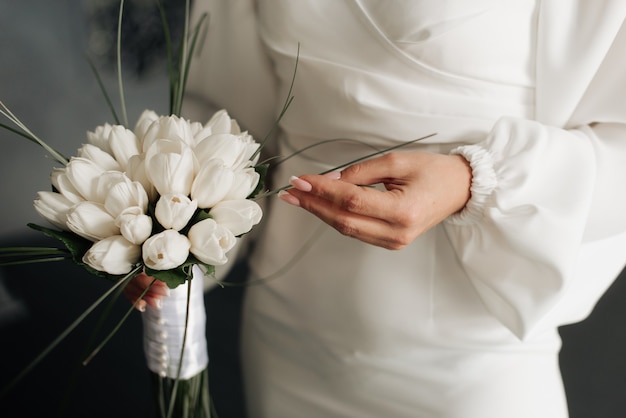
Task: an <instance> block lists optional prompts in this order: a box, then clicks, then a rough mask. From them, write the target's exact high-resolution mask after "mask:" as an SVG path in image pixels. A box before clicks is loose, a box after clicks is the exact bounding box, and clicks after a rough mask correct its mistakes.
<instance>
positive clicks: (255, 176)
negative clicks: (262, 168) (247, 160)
mask: <svg viewBox="0 0 626 418" xmlns="http://www.w3.org/2000/svg"><path fill="white" fill-rule="evenodd" d="M260 178H261V176H260V175H259V173H257V172H256V171H255V170H254V168H247V169H245V170H237V171H235V176H234V178H233V184H232V185H231V187H230V190H229V191H228V193H226V196H224V200H238V199H245V198H247V197H248V196H250V194H251V193H252V192H253V191H254V189H256V186H257V184H259V179H260Z"/></svg>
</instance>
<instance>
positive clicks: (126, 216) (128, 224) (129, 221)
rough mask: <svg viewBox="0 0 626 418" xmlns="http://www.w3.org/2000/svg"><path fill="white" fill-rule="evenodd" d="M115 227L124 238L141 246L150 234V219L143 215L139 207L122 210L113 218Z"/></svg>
mask: <svg viewBox="0 0 626 418" xmlns="http://www.w3.org/2000/svg"><path fill="white" fill-rule="evenodd" d="M115 225H116V226H117V227H119V228H120V232H121V234H122V236H123V237H124V238H126V239H127V240H128V241H130V242H132V243H133V244H137V245H141V244H143V242H144V241H145V240H147V239H148V238H149V237H150V235H151V234H152V218H151V217H149V216H148V215H146V214H144V212H143V210H142V209H141V208H140V207H139V206H133V207H129V208H126V209H124V211H122V213H120V214H119V216H118V217H117V218H115Z"/></svg>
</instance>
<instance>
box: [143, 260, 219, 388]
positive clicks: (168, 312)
mask: <svg viewBox="0 0 626 418" xmlns="http://www.w3.org/2000/svg"><path fill="white" fill-rule="evenodd" d="M203 276H204V274H203V273H202V271H201V270H200V269H199V268H198V267H197V266H194V267H193V279H192V280H191V297H190V299H189V323H188V327H187V339H186V340H187V341H186V343H185V351H184V353H183V361H182V365H181V368H180V374H179V373H178V367H179V362H180V354H181V349H182V344H183V337H184V333H185V316H186V311H187V291H188V288H189V287H188V283H185V284H182V285H180V286H178V287H177V288H175V289H170V295H169V296H166V297H163V298H162V307H161V309H156V308H153V307H151V306H148V307H147V308H146V311H145V312H144V313H143V315H142V318H143V331H144V352H145V355H146V360H147V362H148V368H149V369H150V370H151V371H153V372H154V373H157V374H158V375H160V376H162V377H169V378H171V379H176V378H180V379H189V378H191V377H193V376H195V375H197V374H198V373H200V372H201V371H203V370H204V369H206V367H207V365H208V364H209V355H208V352H207V341H206V311H205V308H204V286H203Z"/></svg>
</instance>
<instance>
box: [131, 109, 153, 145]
mask: <svg viewBox="0 0 626 418" xmlns="http://www.w3.org/2000/svg"><path fill="white" fill-rule="evenodd" d="M158 119H159V115H158V114H157V113H156V112H155V111H153V110H148V109H146V110H144V111H143V112H142V113H141V115H140V116H139V119H137V123H136V124H135V128H134V129H133V131H134V132H135V135H136V136H137V140H138V141H139V143H140V144H142V143H143V138H144V136H145V135H146V132H148V129H149V128H150V125H152V123H153V122H154V121H156V120H158Z"/></svg>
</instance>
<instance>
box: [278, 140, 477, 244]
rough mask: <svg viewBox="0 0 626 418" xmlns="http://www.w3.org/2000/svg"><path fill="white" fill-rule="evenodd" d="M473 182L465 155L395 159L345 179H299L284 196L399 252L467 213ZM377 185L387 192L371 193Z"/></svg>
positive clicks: (362, 166)
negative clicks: (449, 219)
mask: <svg viewBox="0 0 626 418" xmlns="http://www.w3.org/2000/svg"><path fill="white" fill-rule="evenodd" d="M471 179H472V170H471V167H470V165H469V163H468V162H467V160H465V158H463V157H462V156H460V155H443V154H433V153H426V152H412V153H390V154H386V155H384V156H381V157H378V158H374V159H371V160H368V161H365V162H363V163H359V164H355V165H352V166H350V167H348V168H346V169H345V170H343V171H342V172H341V173H338V172H335V173H329V174H326V175H323V176H322V175H304V176H301V177H293V178H292V180H291V185H292V186H293V188H292V189H289V190H287V191H286V192H282V193H281V194H280V195H279V196H280V198H281V199H282V200H284V201H285V202H287V203H290V204H292V205H295V206H300V207H302V208H304V209H306V210H308V211H309V212H311V213H313V214H314V215H316V216H318V217H319V218H320V219H322V220H323V221H324V222H326V223H327V224H329V225H330V226H332V227H333V228H335V229H337V230H338V231H339V232H340V233H342V234H344V235H347V236H350V237H353V238H357V239H359V240H361V241H364V242H367V243H370V244H373V245H377V246H380V247H384V248H388V249H392V250H398V249H401V248H403V247H405V246H407V245H408V244H410V243H411V242H412V241H413V240H414V239H415V238H416V237H418V236H419V235H421V234H422V233H424V232H425V231H427V230H428V229H430V228H432V227H433V226H435V225H437V224H438V223H440V222H441V221H443V220H444V219H445V218H446V217H448V216H449V215H451V214H453V213H455V212H458V211H459V210H461V209H462V208H463V207H464V206H465V204H466V203H467V201H468V200H469V198H470V184H471ZM374 184H383V185H384V186H385V189H386V190H378V189H375V188H373V187H367V186H371V185H374Z"/></svg>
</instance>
